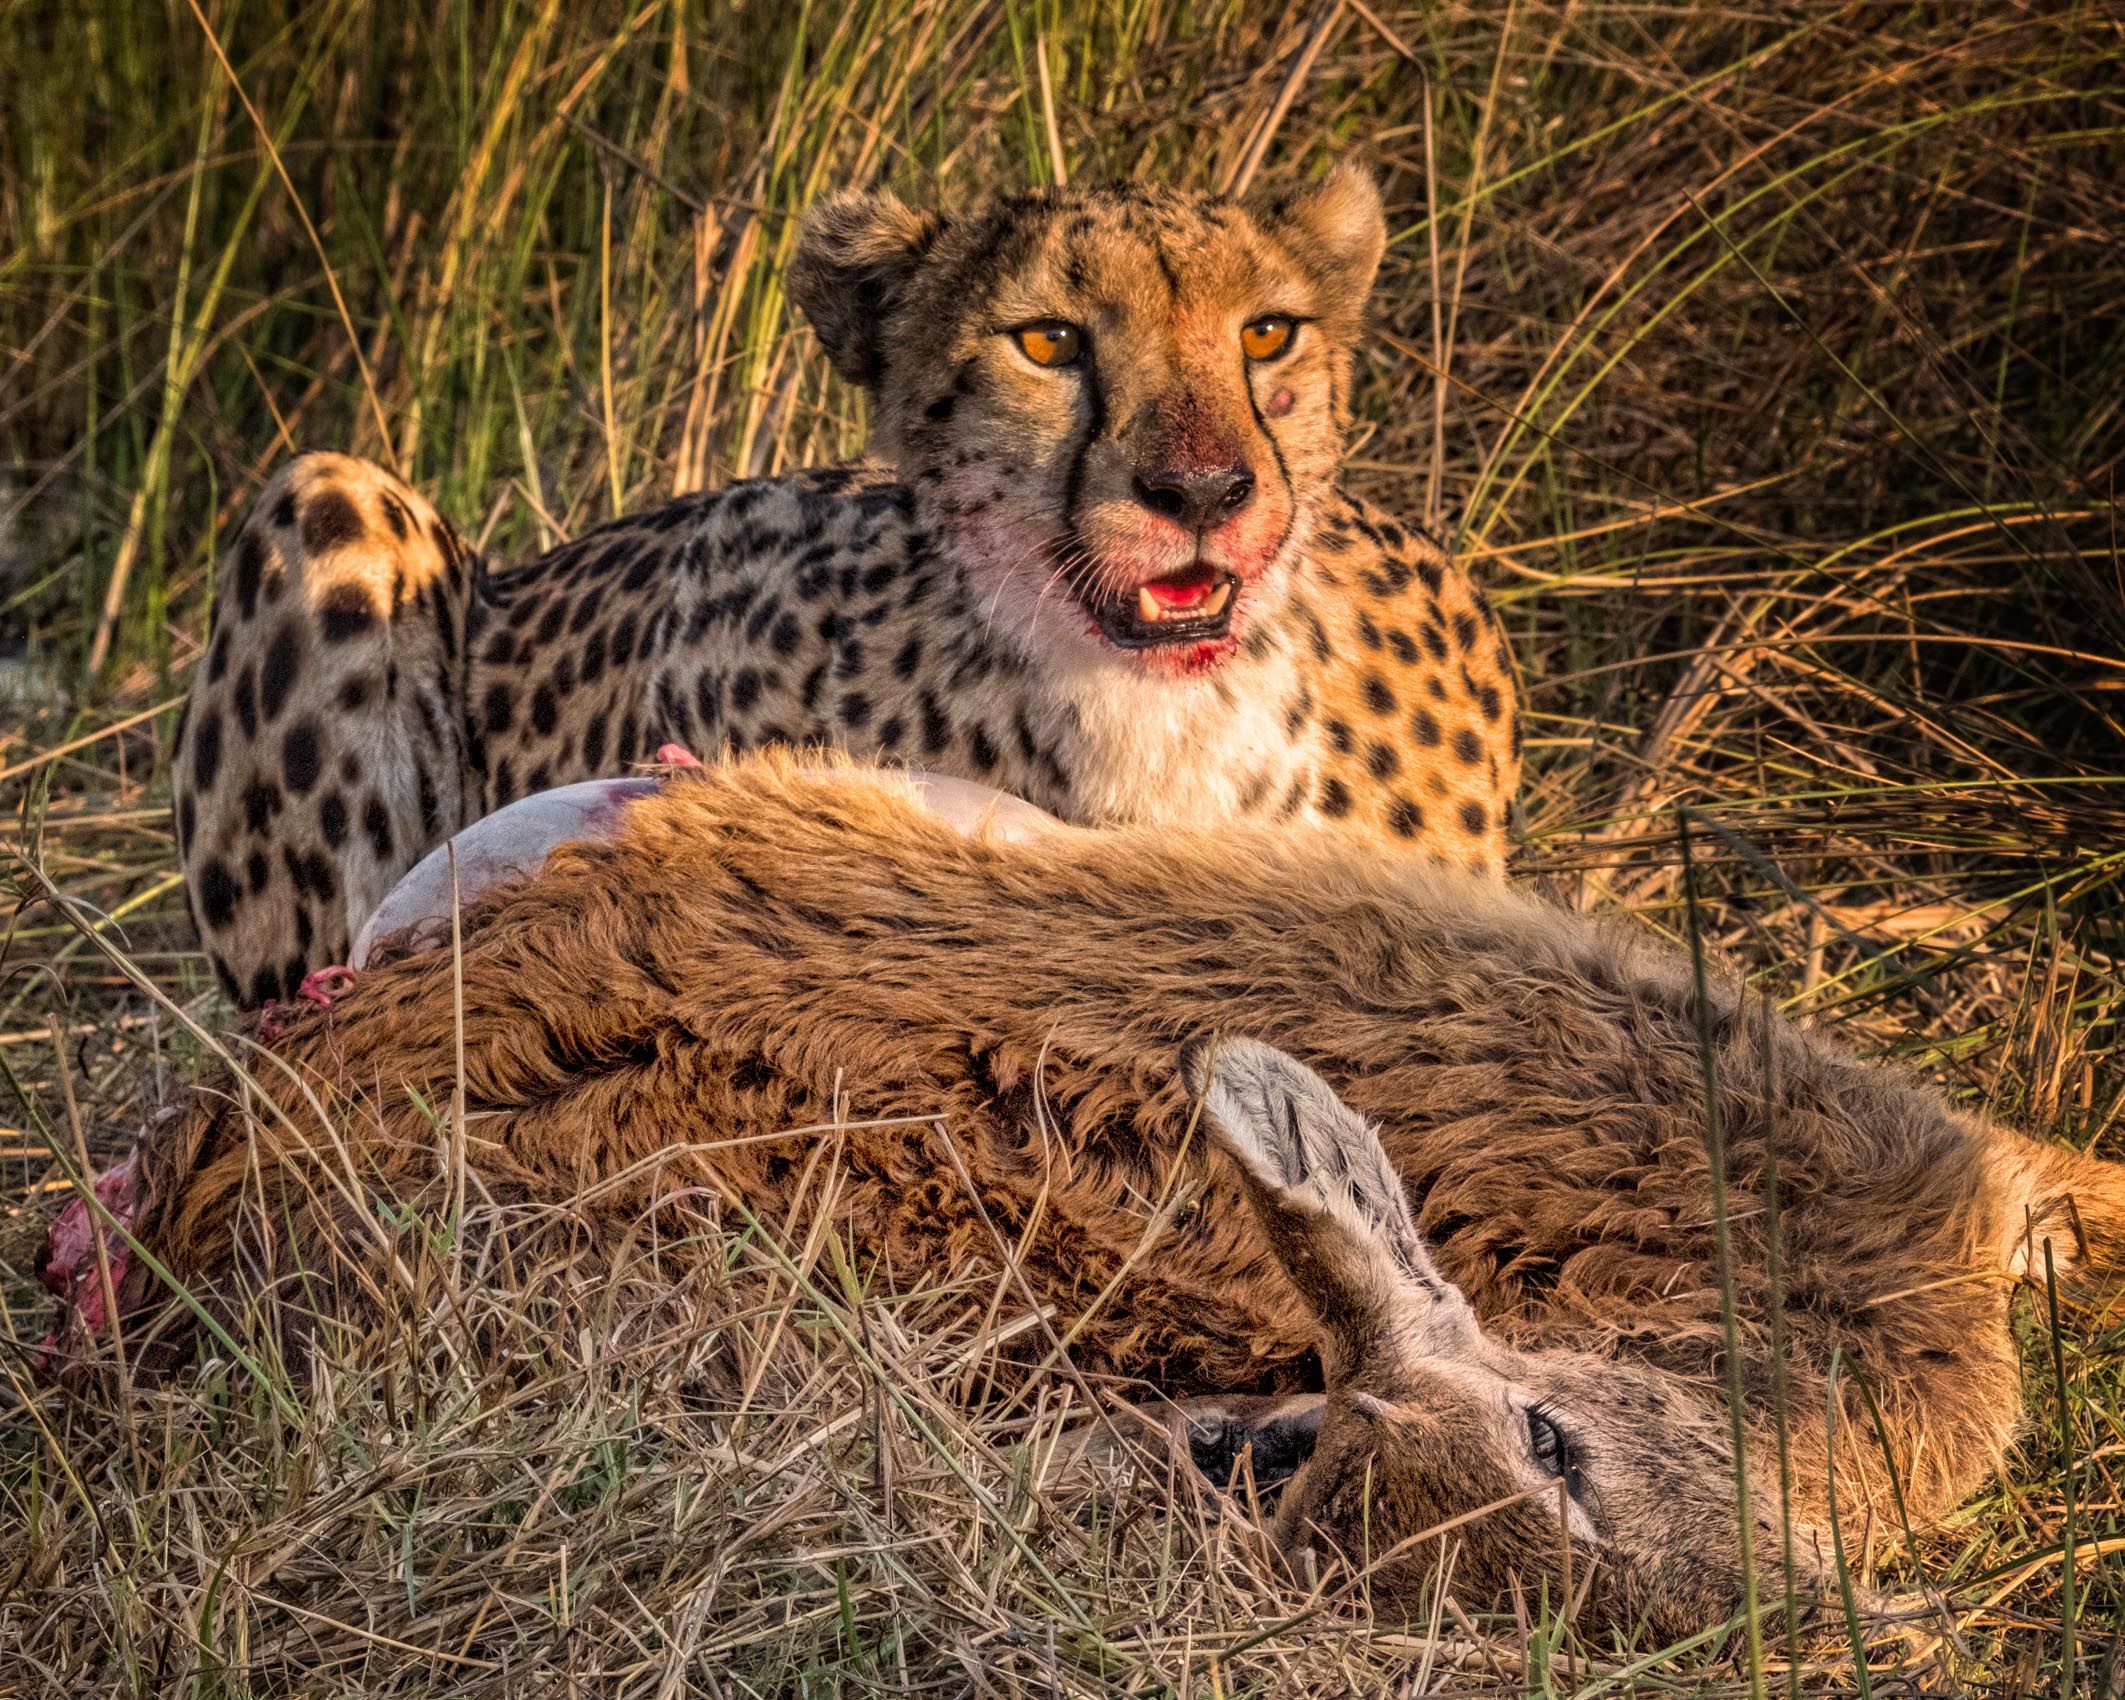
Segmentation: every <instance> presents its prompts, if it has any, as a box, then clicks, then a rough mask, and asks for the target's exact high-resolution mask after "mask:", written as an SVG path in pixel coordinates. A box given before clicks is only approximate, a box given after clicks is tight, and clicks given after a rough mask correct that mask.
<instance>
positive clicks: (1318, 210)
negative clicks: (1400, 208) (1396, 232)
mask: <svg viewBox="0 0 2125 1700" xmlns="http://www.w3.org/2000/svg"><path fill="white" fill-rule="evenodd" d="M1256 216H1257V217H1258V218H1259V219H1260V220H1261V222H1262V225H1263V227H1264V228H1265V229H1267V230H1268V231H1269V233H1270V234H1271V235H1273V236H1275V237H1276V238H1277V239H1278V240H1279V241H1281V242H1282V243H1283V244H1284V246H1285V247H1286V248H1288V249H1289V250H1290V252H1291V256H1292V258H1293V259H1295V260H1297V261H1298V263H1299V264H1300V265H1301V266H1303V267H1304V268H1305V269H1306V270H1307V271H1308V272H1309V273H1311V274H1312V276H1313V279H1314V281H1315V282H1316V283H1318V284H1319V285H1320V286H1321V288H1322V290H1323V291H1324V292H1325V293H1326V294H1327V296H1328V300H1329V305H1330V307H1331V309H1332V310H1333V311H1334V312H1336V313H1337V314H1340V315H1346V316H1347V317H1348V318H1349V319H1350V320H1351V321H1352V322H1353V324H1354V323H1355V321H1356V319H1357V318H1358V316H1359V315H1360V314H1361V313H1362V312H1363V310H1364V307H1365V300H1366V297H1367V296H1369V295H1371V293H1372V280H1373V276H1374V274H1375V273H1376V272H1378V271H1379V269H1380V256H1381V255H1382V254H1383V253H1385V252H1386V250H1387V216H1386V213H1385V212H1384V211H1383V210H1382V208H1381V205H1380V187H1379V185H1378V184H1377V183H1375V182H1374V181H1373V177H1372V173H1371V172H1370V171H1368V170H1367V169H1366V168H1365V167H1364V166H1362V165H1360V164H1359V163H1358V162H1357V161H1356V160H1352V159H1346V160H1344V161H1342V162H1341V163H1340V164H1338V165H1337V166H1336V168H1335V169H1334V170H1333V171H1331V172H1329V174H1328V175H1327V177H1326V178H1324V179H1323V180H1322V181H1321V182H1319V183H1316V184H1315V185H1314V186H1313V187H1312V188H1310V189H1302V190H1299V191H1298V192H1296V193H1294V194H1284V195H1279V196H1276V197H1274V198H1272V199H1270V200H1269V201H1267V202H1265V203H1264V204H1262V205H1261V206H1259V207H1258V208H1257V211H1256Z"/></svg>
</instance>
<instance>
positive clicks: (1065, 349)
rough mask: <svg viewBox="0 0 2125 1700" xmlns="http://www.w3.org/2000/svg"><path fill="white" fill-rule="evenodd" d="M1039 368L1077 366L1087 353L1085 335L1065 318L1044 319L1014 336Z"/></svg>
mask: <svg viewBox="0 0 2125 1700" xmlns="http://www.w3.org/2000/svg"><path fill="white" fill-rule="evenodd" d="M1011 335H1012V337H1013V338H1014V339H1016V341H1017V343H1018V346H1019V348H1020V349H1021V350H1023V351H1024V353H1025V357H1026V358H1027V359H1028V360H1030V361H1032V362H1033V364H1034V365H1036V366H1074V365H1076V364H1077V360H1078V357H1079V356H1080V355H1082V354H1083V353H1084V351H1085V333H1084V332H1083V331H1081V330H1079V329H1078V328H1077V327H1076V326H1075V325H1073V324H1068V323H1065V322H1064V321H1063V320H1061V319H1040V320H1037V321H1036V322H1034V323H1033V324H1030V325H1020V326H1019V327H1018V329H1016V330H1015V331H1013V332H1012V333H1011Z"/></svg>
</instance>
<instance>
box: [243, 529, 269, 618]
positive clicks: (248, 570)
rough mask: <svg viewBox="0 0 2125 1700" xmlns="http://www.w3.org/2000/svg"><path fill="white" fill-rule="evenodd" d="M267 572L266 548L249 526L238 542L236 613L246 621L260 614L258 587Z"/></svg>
mask: <svg viewBox="0 0 2125 1700" xmlns="http://www.w3.org/2000/svg"><path fill="white" fill-rule="evenodd" d="M265 570H266V546H265V544H264V543H262V542H261V541H259V536H258V533H257V532H255V531H253V530H251V529H250V528H249V527H248V526H247V527H245V529H244V534H243V536H241V537H240V538H238V539H237V540H236V611H237V612H238V613H239V614H241V615H242V616H243V617H244V618H245V619H246V620H249V619H252V618H254V617H255V616H256V615H257V613H258V585H259V581H260V579H261V578H263V577H264V575H265Z"/></svg>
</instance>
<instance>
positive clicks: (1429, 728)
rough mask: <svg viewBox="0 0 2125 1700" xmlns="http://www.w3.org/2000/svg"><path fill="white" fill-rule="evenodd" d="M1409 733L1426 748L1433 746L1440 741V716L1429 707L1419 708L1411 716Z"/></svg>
mask: <svg viewBox="0 0 2125 1700" xmlns="http://www.w3.org/2000/svg"><path fill="white" fill-rule="evenodd" d="M1409 733H1410V736H1411V737H1413V738H1415V739H1416V741H1417V742H1418V743H1420V744H1422V745H1423V746H1424V747H1425V748H1426V749H1430V748H1432V746H1434V745H1435V744H1437V743H1438V741H1439V718H1438V716H1437V715H1435V714H1433V713H1432V711H1431V710H1430V709H1428V708H1420V709H1418V710H1417V712H1416V713H1415V714H1414V715H1412V716H1411V717H1410V721H1409Z"/></svg>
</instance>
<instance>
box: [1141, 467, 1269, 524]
mask: <svg viewBox="0 0 2125 1700" xmlns="http://www.w3.org/2000/svg"><path fill="white" fill-rule="evenodd" d="M1136 499H1137V500H1138V501H1139V502H1141V503H1142V504H1143V505H1144V506H1145V507H1147V508H1149V509H1150V510H1151V511H1152V512H1153V513H1155V514H1157V515H1158V516H1159V518H1161V519H1170V520H1171V521H1173V523H1174V524H1175V525H1178V526H1183V527H1185V528H1186V529H1187V530H1189V531H1208V530H1209V529H1210V528H1211V527H1212V526H1216V525H1222V524H1224V522H1225V521H1226V520H1228V519H1230V518H1231V517H1232V516H1233V515H1234V514H1236V513H1238V512H1239V511H1240V509H1242V508H1244V507H1245V506H1246V505H1247V504H1248V503H1249V502H1250V501H1252V500H1253V499H1254V469H1253V468H1252V467H1250V466H1248V465H1246V464H1245V463H1244V462H1235V463H1234V464H1233V465H1231V466H1219V467H1210V468H1201V467H1186V468H1181V467H1162V468H1157V469H1154V470H1152V471H1150V472H1139V473H1138V474H1137V475H1136Z"/></svg>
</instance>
